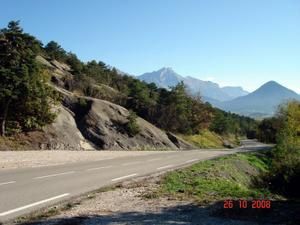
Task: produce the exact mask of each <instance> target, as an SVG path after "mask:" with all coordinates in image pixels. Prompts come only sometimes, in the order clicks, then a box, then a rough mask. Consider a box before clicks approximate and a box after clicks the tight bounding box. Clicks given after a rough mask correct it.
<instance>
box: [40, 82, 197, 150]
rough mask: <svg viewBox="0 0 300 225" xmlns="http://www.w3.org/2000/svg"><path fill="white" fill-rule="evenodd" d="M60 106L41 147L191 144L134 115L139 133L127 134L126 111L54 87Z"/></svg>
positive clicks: (175, 146) (185, 146) (118, 147)
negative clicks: (59, 95)
mask: <svg viewBox="0 0 300 225" xmlns="http://www.w3.org/2000/svg"><path fill="white" fill-rule="evenodd" d="M55 89H56V90H57V91H58V92H59V93H60V94H61V95H62V97H63V101H62V104H63V105H64V106H59V107H58V108H56V109H55V110H56V111H57V112H58V116H57V118H56V120H55V122H54V123H53V124H52V125H50V126H48V127H46V128H45V129H44V131H45V135H46V140H47V141H46V142H44V143H41V144H40V148H41V149H65V150H84V149H97V150H163V149H173V150H180V149H181V150H184V149H192V148H194V146H192V145H190V144H188V143H186V142H184V141H183V140H181V139H180V138H178V137H176V136H175V135H174V134H170V133H166V132H164V131H162V130H160V129H159V128H157V127H155V126H154V125H152V124H151V123H149V122H147V121H146V120H144V119H142V118H140V117H137V119H136V123H137V125H138V127H139V130H140V131H139V133H138V134H136V135H131V134H129V132H128V130H127V129H126V125H127V123H128V122H129V120H128V116H129V111H128V110H127V109H125V108H124V107H122V106H120V105H117V104H114V103H111V102H109V101H105V100H100V99H95V98H90V97H83V96H76V95H75V94H73V93H71V92H68V91H66V90H65V89H62V88H59V87H55Z"/></svg>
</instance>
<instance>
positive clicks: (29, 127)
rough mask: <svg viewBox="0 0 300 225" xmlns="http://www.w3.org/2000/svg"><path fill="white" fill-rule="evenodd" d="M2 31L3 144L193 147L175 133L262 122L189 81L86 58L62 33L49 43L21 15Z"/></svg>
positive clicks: (233, 130) (223, 131) (235, 129)
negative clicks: (196, 92) (214, 103)
mask: <svg viewBox="0 0 300 225" xmlns="http://www.w3.org/2000/svg"><path fill="white" fill-rule="evenodd" d="M0 36H1V37H2V39H1V43H0V44H1V48H3V52H4V53H5V54H3V56H4V57H3V58H1V61H0V67H1V68H0V77H1V78H2V79H1V82H0V85H1V89H0V102H1V103H2V105H3V106H5V107H2V108H1V114H2V115H4V116H3V117H1V118H0V122H1V136H2V138H0V148H1V149H70V150H77V149H113V150H117V149H126V150H132V149H139V150H143V149H149V150H150V149H156V150H161V149H191V148H194V146H192V145H191V144H188V143H186V142H185V141H183V140H182V139H181V138H179V137H178V136H177V135H175V134H184V136H185V137H186V136H187V135H191V136H193V135H199V134H201V133H202V131H206V130H207V131H208V132H215V133H216V134H214V135H216V140H217V139H218V140H219V139H220V138H218V137H217V135H224V136H227V135H230V134H232V135H234V136H235V137H238V136H240V135H246V134H248V133H249V132H250V131H251V130H253V129H255V126H256V123H255V121H254V120H251V119H249V118H245V117H239V116H238V115H234V114H230V113H225V112H223V111H221V110H218V109H215V108H213V107H211V106H210V105H208V104H205V103H204V102H203V101H202V100H201V98H197V97H193V96H190V94H189V93H188V91H187V90H186V88H185V85H184V84H182V83H178V84H176V86H173V87H172V88H168V89H165V88H159V87H157V86H156V85H155V84H153V83H151V84H147V83H146V82H142V81H140V80H138V79H136V78H134V77H132V76H130V75H126V73H121V74H120V72H119V70H117V69H116V68H113V67H111V66H108V65H106V64H105V63H104V62H102V61H95V60H92V61H89V62H86V63H84V62H82V61H80V60H79V59H78V58H77V56H76V55H75V54H74V53H70V52H66V51H65V50H64V49H63V48H62V47H61V46H60V45H59V44H58V43H56V42H55V41H50V42H49V43H48V44H46V45H45V46H43V44H42V43H41V42H40V41H38V40H37V39H36V38H35V37H33V36H31V35H30V34H28V33H24V32H23V30H22V28H21V27H20V26H19V23H18V22H15V21H12V22H10V23H9V25H8V27H7V28H5V29H2V30H1V33H0ZM16 41H17V42H18V43H15V42H16ZM20 68H23V69H22V70H20ZM170 73H173V71H172V70H171V69H170V68H165V69H163V70H162V71H161V77H160V79H162V80H166V81H168V82H174V84H175V83H176V82H177V81H178V80H180V79H181V77H180V76H179V75H176V79H175V80H174V79H173V78H174V76H173V75H174V74H173V75H171V76H169V75H170ZM189 79H191V78H189ZM6 136H7V137H6ZM179 136H180V135H179ZM198 138H199V139H201V140H202V137H199V136H198ZM187 139H188V140H189V138H188V137H187ZM220 140H221V139H220ZM207 141H208V140H207ZM216 144H218V145H219V143H216ZM226 145H227V144H226ZM201 146H202V144H201ZM203 146H205V143H204V145H203Z"/></svg>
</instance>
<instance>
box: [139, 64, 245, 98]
mask: <svg viewBox="0 0 300 225" xmlns="http://www.w3.org/2000/svg"><path fill="white" fill-rule="evenodd" d="M137 78H138V79H140V80H143V81H145V82H147V83H152V82H153V83H155V84H156V85H157V86H158V87H163V88H169V87H172V86H175V85H177V84H178V83H179V82H181V81H183V82H184V84H185V85H186V86H187V87H188V89H189V90H190V91H191V93H192V94H197V93H200V95H201V96H203V98H204V99H212V101H213V100H217V101H228V100H232V99H234V98H236V97H240V96H243V95H246V94H248V92H247V91H245V90H243V89H242V88H241V87H224V88H221V87H220V86H219V85H218V84H217V83H214V82H211V81H203V80H199V79H197V78H194V77H191V76H186V77H185V76H181V75H179V74H178V73H176V72H175V71H174V70H173V69H172V68H170V67H164V68H161V69H160V70H157V71H153V72H149V73H144V74H142V75H140V76H137Z"/></svg>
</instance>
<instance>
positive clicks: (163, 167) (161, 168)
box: [156, 165, 173, 170]
mask: <svg viewBox="0 0 300 225" xmlns="http://www.w3.org/2000/svg"><path fill="white" fill-rule="evenodd" d="M172 166H173V165H167V166H162V167H158V168H156V169H157V170H163V169H166V168H169V167H172Z"/></svg>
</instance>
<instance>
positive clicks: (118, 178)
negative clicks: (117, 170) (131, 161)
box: [111, 173, 137, 181]
mask: <svg viewBox="0 0 300 225" xmlns="http://www.w3.org/2000/svg"><path fill="white" fill-rule="evenodd" d="M136 175H137V173H133V174H129V175H126V176H123V177H117V178H114V179H112V180H111V181H118V180H122V179H125V178H129V177H134V176H136Z"/></svg>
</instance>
